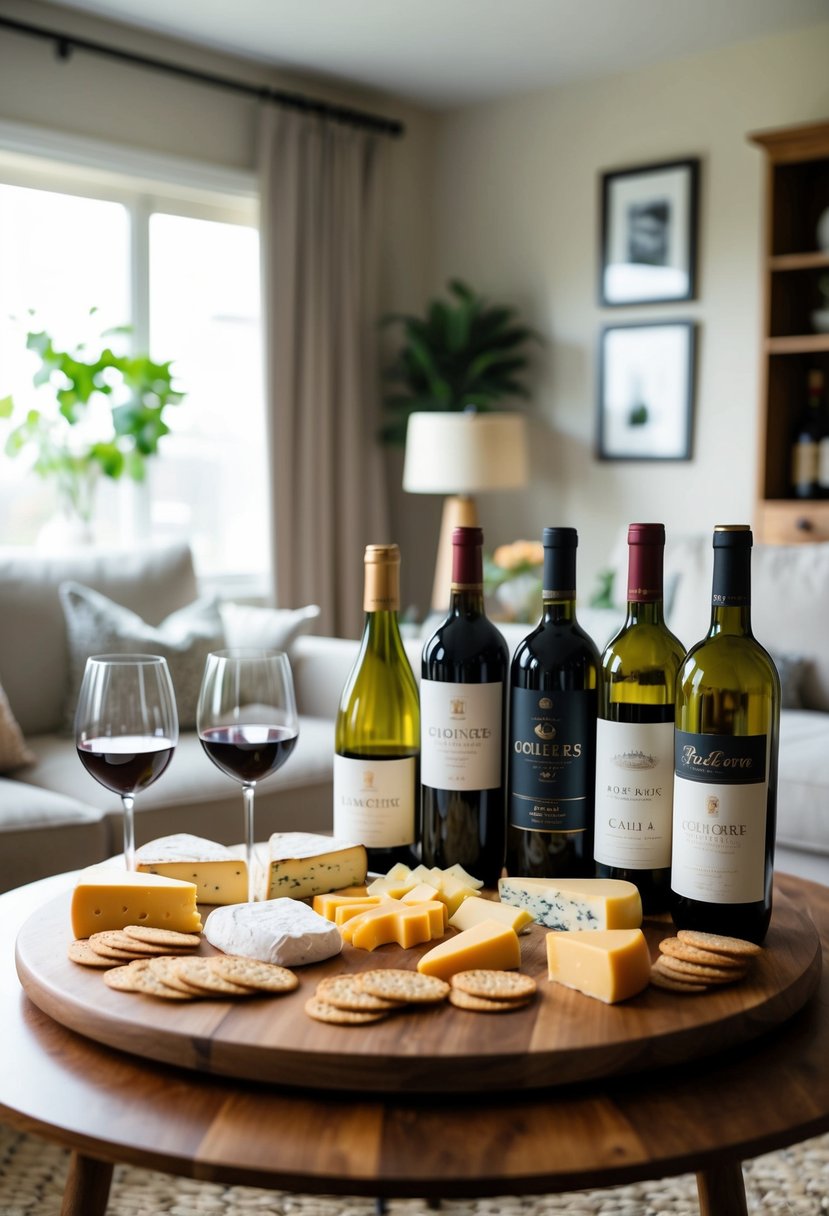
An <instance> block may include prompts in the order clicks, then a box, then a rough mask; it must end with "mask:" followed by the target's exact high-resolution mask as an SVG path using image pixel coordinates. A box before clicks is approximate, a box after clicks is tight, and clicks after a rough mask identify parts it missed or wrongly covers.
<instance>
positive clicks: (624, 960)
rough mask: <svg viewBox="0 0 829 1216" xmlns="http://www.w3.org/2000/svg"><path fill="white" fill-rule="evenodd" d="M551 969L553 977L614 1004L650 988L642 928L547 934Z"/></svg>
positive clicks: (548, 963) (647, 954) (648, 955)
mask: <svg viewBox="0 0 829 1216" xmlns="http://www.w3.org/2000/svg"><path fill="white" fill-rule="evenodd" d="M547 969H548V973H549V977H550V979H551V980H555V981H556V982H557V983H559V984H565V985H566V986H567V987H568V988H576V989H577V990H578V991H579V992H583V993H585V995H586V996H593V997H596V998H597V999H598V1000H600V1001H604V1002H605V1003H606V1004H608V1005H614V1004H615V1003H616V1002H617V1001H626V1000H627V999H628V997H631V996H636V994H637V993H638V992H642V991H643V990H644V989H645V988H647V986H648V984H649V983H650V977H651V956H650V951H649V950H648V943H647V942H646V941H645V936H644V934H643V933H642V930H641V929H606V930H601V929H598V930H597V929H579V930H577V931H576V932H573V933H548V934H547Z"/></svg>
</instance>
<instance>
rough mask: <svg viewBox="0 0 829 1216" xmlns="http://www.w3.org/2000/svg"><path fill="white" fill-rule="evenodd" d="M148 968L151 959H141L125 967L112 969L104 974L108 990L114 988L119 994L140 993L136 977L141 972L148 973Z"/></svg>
mask: <svg viewBox="0 0 829 1216" xmlns="http://www.w3.org/2000/svg"><path fill="white" fill-rule="evenodd" d="M148 966H149V959H146V958H139V959H136V961H135V962H133V963H127V964H126V966H124V967H112V968H110V970H109V971H107V972H106V973H105V974H104V983H105V984H106V985H107V987H108V988H114V989H115V990H116V991H117V992H140V991H141V989H140V988H139V987H138V985H137V980H136V976H138V974H139V973H140V972H142V971H146V969H147V967H148Z"/></svg>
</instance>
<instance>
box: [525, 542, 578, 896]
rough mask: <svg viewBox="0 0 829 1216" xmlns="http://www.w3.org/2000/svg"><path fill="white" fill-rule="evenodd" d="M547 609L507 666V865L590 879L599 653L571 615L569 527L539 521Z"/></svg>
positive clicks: (529, 873)
mask: <svg viewBox="0 0 829 1216" xmlns="http://www.w3.org/2000/svg"><path fill="white" fill-rule="evenodd" d="M543 545H544V586H543V590H542V593H541V598H542V603H543V615H542V618H541V621H540V623H539V624H538V625H537V626H536V628H535V629H534V630H533V632H532V633H530V634H529V635H528V636H527V637H526V638H525V639H524V641H523V642H521V644H520V645H519V647H518V649H517V650H516V652H515V655H514V657H513V660H512V666H511V669H510V715H509V717H510V726H509V748H508V765H509V770H508V771H509V779H508V783H507V789H508V806H507V814H508V825H509V826H508V828H507V873H508V874H512V875H521V876H524V877H534V878H585V877H592V875H593V873H594V868H595V863H594V861H593V816H594V804H595V796H596V702H597V687H598V673H599V653H598V651H597V650H596V647H595V645H594V643H593V641H592V640H591V638H589V637H588V636H587V634H586V633H585V632H584V630H583V629H582V628H581V626H580V625H579V624H578V622H577V620H576V547H577V545H578V533H577V532H576V529H575V528H545V529H544V534H543Z"/></svg>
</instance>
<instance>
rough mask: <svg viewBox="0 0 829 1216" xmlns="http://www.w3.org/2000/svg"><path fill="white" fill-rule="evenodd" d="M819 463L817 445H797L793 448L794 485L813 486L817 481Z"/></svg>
mask: <svg viewBox="0 0 829 1216" xmlns="http://www.w3.org/2000/svg"><path fill="white" fill-rule="evenodd" d="M818 461H819V451H818V445H817V444H816V443H796V444H795V445H794V447H793V448H792V484H793V485H796V486H800V485H811V484H812V483H813V482H815V481H817V474H818Z"/></svg>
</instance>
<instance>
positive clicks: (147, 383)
mask: <svg viewBox="0 0 829 1216" xmlns="http://www.w3.org/2000/svg"><path fill="white" fill-rule="evenodd" d="M94 312H95V309H92V310H91V314H94ZM129 332H130V330H129V327H128V326H118V327H116V328H114V329H109V330H107V331H105V332H104V333H103V334H101V335H100V342H99V343H98V344H96V347H95V349H93V350H88V349H87V348H86V346H85V345H84V344H83V343H80V344H78V345H76V346H75V347H74V348H73V349H72V350H61V349H59V348H58V347H56V345H55V343H54V341H53V339H52V338H51V336H50V335H49V334H48V333H47V332H46V331H45V330H29V332H28V333H27V334H26V348H27V349H28V350H30V351H33V352H34V354H35V355H36V356H37V359H38V367H37V370H36V371H35V373H34V376H33V383H34V385H35V387H36V388H38V389H43V388H48V390H49V392H48V394H41V395H43V396H44V398H45V402H44V405H43V407H42V408H31V409H28V410H26V411H25V413H24V414H23V416H22V417H21V418H20V420H19V421H16V419H15V415H16V414H17V413H19V412H20V411H17V410H16V408H15V402H14V400H13V398H12V397H5V398H3V399H2V400H0V417H3V418H7V419H10V420H12V421H14V422H15V425H13V426H12V428H11V429H10V431H9V433H8V435H7V438H6V443H5V452H6V455H7V456H10V457H17V456H19V455H20V454H21V453H24V452H33V453H34V461H33V465H32V467H33V469H34V470H35V472H36V473H38V474H39V475H40V476H41V477H43V478H46V479H48V480H53V481H54V484H55V486H56V489H57V495H58V501H59V505H60V508H61V511H62V512H63V513H64V515H65V516H66V517H67V518H68V519H72V520H74V521H77V522H79V523H80V524H82V525H86V526H87V527H88V525H89V524H90V522H91V519H92V516H93V512H94V500H95V487H96V484H97V481H98V478H99V477H100V476H101V475H104V476H106V477H109V478H112V479H113V480H115V481H117V480H118V479H119V478H121V477H123V476H128V477H131V478H132V479H133V480H134V481H143V480H144V478H145V476H146V462H147V460H148V459H149V458H150V457H152V456H154V455H155V454H156V453H157V451H158V445H159V441H160V440H161V439H162V438H163V437H164V436H165V435H166V434H168V433H169V430H170V428H169V426H168V425H167V423H166V422H165V421H164V417H163V415H164V412H165V410H166V409H167V408H168V406H171V405H176V404H178V403H179V402H180V401H182V400H183V399H184V395H185V394H184V393H182V392H180V391H178V390H177V389H175V388H173V373H172V370H171V363H170V362H167V363H157V362H155V361H154V360H152V359H151V358H150V357H149V355H148V354H146V353H145V352H142V351H138V352H127V353H123V354H118V353H116V351H115V350H113V348H112V345H110V344H109V342H108V341H107V340H108V339H110V338H118V337H123V336H124V335H126V334H128V333H129Z"/></svg>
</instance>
